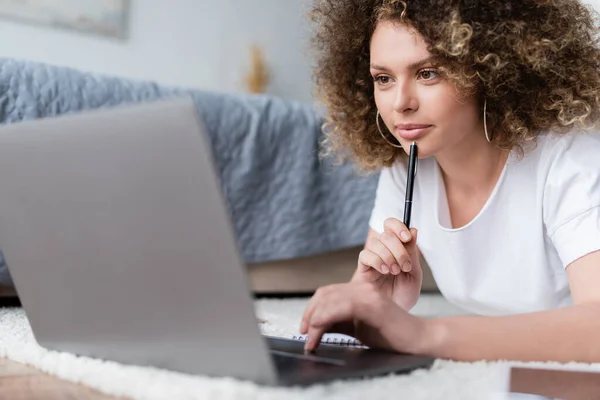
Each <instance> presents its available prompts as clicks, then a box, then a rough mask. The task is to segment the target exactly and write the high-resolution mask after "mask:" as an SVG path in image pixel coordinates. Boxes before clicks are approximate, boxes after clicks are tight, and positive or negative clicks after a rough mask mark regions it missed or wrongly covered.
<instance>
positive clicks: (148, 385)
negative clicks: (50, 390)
mask: <svg viewBox="0 0 600 400" xmlns="http://www.w3.org/2000/svg"><path fill="white" fill-rule="evenodd" d="M305 304H306V300H304V299H292V300H271V299H263V300H257V301H256V312H257V315H258V317H259V318H261V319H264V320H266V322H265V323H263V324H261V329H262V331H263V333H265V334H269V335H274V336H282V337H291V336H292V335H294V334H297V329H298V324H299V321H300V318H301V315H302V312H303V310H304V306H305ZM413 313H415V314H417V315H422V316H424V317H436V316H443V315H455V314H461V313H462V312H461V310H458V309H456V308H454V307H452V306H451V305H449V304H448V303H447V302H445V301H444V299H443V298H441V297H440V296H435V295H424V296H422V298H421V300H420V301H419V303H418V304H417V306H416V307H415V308H414V310H413ZM0 357H7V358H9V359H12V360H14V361H18V362H22V363H25V364H29V365H32V366H34V367H37V368H39V369H41V370H43V371H46V372H48V373H50V374H53V375H56V376H58V377H60V378H62V379H65V380H68V381H72V382H79V383H82V384H84V385H88V386H90V387H93V388H95V389H97V390H99V391H101V392H104V393H107V394H110V395H115V396H123V397H129V398H132V399H190V400H191V399H281V398H286V399H325V398H326V399H365V398H368V399H370V400H372V399H380V398H392V397H393V398H397V399H414V400H419V399H461V400H469V399H473V400H481V399H491V398H494V399H497V398H503V397H499V396H500V395H499V394H498V390H501V389H504V388H505V387H506V385H507V376H508V369H509V364H507V363H485V362H478V363H456V362H451V361H444V360H438V361H436V363H435V364H434V366H433V367H432V368H431V369H430V370H418V371H415V372H413V373H411V374H407V375H390V376H385V377H379V378H373V379H365V380H360V381H343V382H342V381H340V382H332V383H329V384H325V385H314V386H311V387H307V388H269V387H262V386H258V385H255V384H252V383H248V382H240V381H236V380H234V379H229V378H220V379H214V378H213V379H211V378H206V377H199V376H190V375H184V374H180V373H174V372H170V371H164V370H159V369H154V368H146V367H135V366H126V365H121V364H117V363H114V362H106V361H101V360H96V359H90V358H85V357H76V356H74V355H71V354H66V353H57V352H53V351H47V350H45V349H43V348H41V347H40V346H38V345H37V343H36V342H35V340H34V338H33V335H32V333H31V329H30V327H29V323H28V321H27V318H26V317H25V314H24V313H23V311H22V310H21V309H15V308H4V309H2V308H0ZM521 365H522V364H521ZM530 365H533V364H530ZM538 365H539V364H538ZM543 366H544V367H567V368H574V369H586V370H590V369H592V370H598V371H600V364H598V365H581V364H571V365H566V366H565V365H563V366H557V365H550V364H543ZM284 396H285V397H284Z"/></svg>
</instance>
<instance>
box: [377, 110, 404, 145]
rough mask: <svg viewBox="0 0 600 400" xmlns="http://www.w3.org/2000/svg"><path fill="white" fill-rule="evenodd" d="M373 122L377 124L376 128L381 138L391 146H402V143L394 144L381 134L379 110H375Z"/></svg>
mask: <svg viewBox="0 0 600 400" xmlns="http://www.w3.org/2000/svg"><path fill="white" fill-rule="evenodd" d="M375 123H376V124H377V130H378V131H379V134H380V135H381V137H382V138H383V140H385V141H386V142H387V143H388V144H389V145H390V146H392V147H396V148H398V149H401V148H402V145H399V144H394V143H392V142H390V141H389V140H388V138H386V137H385V135H384V134H383V132H382V131H381V126H379V110H377V115H376V116H375Z"/></svg>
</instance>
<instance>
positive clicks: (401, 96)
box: [394, 82, 419, 113]
mask: <svg viewBox="0 0 600 400" xmlns="http://www.w3.org/2000/svg"><path fill="white" fill-rule="evenodd" d="M395 95H396V97H395V98H394V111H396V112H397V113H406V112H410V111H413V112H414V111H417V110H418V109H419V101H418V99H417V96H416V93H415V88H414V87H413V86H412V85H411V84H410V82H405V83H402V84H398V85H396V93H395Z"/></svg>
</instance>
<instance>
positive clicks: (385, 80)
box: [373, 75, 390, 85]
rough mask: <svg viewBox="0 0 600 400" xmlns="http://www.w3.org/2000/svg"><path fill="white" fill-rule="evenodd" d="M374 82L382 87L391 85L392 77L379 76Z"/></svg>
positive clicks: (374, 78)
mask: <svg viewBox="0 0 600 400" xmlns="http://www.w3.org/2000/svg"><path fill="white" fill-rule="evenodd" d="M373 80H374V81H375V82H377V83H379V84H382V85H387V84H388V83H390V77H389V76H387V75H377V76H375V77H373Z"/></svg>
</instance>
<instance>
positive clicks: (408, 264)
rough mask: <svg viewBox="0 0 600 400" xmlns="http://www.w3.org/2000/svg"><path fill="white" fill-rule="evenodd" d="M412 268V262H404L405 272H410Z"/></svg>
mask: <svg viewBox="0 0 600 400" xmlns="http://www.w3.org/2000/svg"><path fill="white" fill-rule="evenodd" d="M411 269H412V265H410V263H409V262H408V261H407V262H405V263H404V265H403V266H402V271H404V272H410V270H411Z"/></svg>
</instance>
